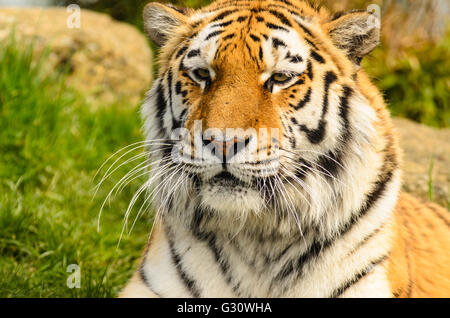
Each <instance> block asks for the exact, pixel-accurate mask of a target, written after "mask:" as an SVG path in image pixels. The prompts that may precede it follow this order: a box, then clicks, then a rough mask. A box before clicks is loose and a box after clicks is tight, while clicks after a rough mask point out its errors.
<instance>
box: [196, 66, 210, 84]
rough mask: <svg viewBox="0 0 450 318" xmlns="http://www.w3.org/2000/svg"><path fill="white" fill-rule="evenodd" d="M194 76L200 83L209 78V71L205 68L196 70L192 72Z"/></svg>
mask: <svg viewBox="0 0 450 318" xmlns="http://www.w3.org/2000/svg"><path fill="white" fill-rule="evenodd" d="M193 73H194V75H195V77H197V79H199V80H201V81H208V80H209V79H210V78H211V75H210V74H209V71H208V70H207V69H206V68H198V69H196V70H194V72H193Z"/></svg>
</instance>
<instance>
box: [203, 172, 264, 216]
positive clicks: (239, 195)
mask: <svg viewBox="0 0 450 318" xmlns="http://www.w3.org/2000/svg"><path fill="white" fill-rule="evenodd" d="M200 196H201V200H202V205H203V206H204V207H207V208H209V209H211V210H213V211H217V212H219V213H233V214H235V213H236V214H245V213H249V212H254V213H258V212H259V211H261V210H262V209H263V208H264V200H263V198H262V197H261V195H260V194H259V193H258V192H257V191H256V190H255V189H253V188H251V187H249V186H248V185H246V184H245V183H243V182H239V181H238V180H236V179H235V178H231V177H229V176H228V175H224V174H220V175H218V176H216V177H214V178H212V179H211V180H209V181H208V182H205V183H204V184H203V185H202V187H201V190H200Z"/></svg>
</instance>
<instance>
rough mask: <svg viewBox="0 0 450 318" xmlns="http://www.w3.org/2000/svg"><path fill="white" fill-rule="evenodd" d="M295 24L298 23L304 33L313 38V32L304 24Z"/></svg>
mask: <svg viewBox="0 0 450 318" xmlns="http://www.w3.org/2000/svg"><path fill="white" fill-rule="evenodd" d="M295 22H297V24H298V26H299V27H300V28H301V29H302V30H303V32H305V33H306V34H308V35H309V36H313V35H312V33H311V31H310V30H309V29H308V28H307V27H305V26H304V25H303V24H302V23H300V22H298V21H295Z"/></svg>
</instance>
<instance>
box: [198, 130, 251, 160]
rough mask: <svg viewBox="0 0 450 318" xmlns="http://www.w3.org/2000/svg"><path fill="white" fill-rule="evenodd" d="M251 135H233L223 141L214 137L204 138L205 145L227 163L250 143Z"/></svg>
mask: <svg viewBox="0 0 450 318" xmlns="http://www.w3.org/2000/svg"><path fill="white" fill-rule="evenodd" d="M250 140H251V136H248V137H245V138H239V137H233V138H231V139H228V140H225V141H222V140H215V139H214V137H210V138H204V139H203V145H204V146H205V147H206V148H208V149H210V150H211V152H212V153H213V154H214V155H215V156H216V157H217V158H219V159H220V161H221V162H222V163H227V162H229V161H230V160H231V158H233V157H234V156H235V155H236V154H237V153H239V152H240V151H241V150H242V149H244V148H245V147H247V145H248V144H249V143H250Z"/></svg>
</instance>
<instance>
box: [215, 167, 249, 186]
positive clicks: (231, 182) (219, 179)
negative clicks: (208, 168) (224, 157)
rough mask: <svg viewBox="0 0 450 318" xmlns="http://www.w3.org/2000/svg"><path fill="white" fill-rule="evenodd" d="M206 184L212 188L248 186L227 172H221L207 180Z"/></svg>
mask: <svg viewBox="0 0 450 318" xmlns="http://www.w3.org/2000/svg"><path fill="white" fill-rule="evenodd" d="M208 183H209V184H210V185H213V186H223V187H236V186H243V187H248V186H249V184H248V183H245V182H244V181H242V180H240V179H238V178H237V177H235V176H234V175H232V174H231V173H230V172H228V171H222V172H220V173H219V174H217V175H215V176H214V177H212V178H211V179H209V180H208Z"/></svg>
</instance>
